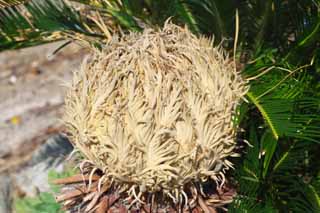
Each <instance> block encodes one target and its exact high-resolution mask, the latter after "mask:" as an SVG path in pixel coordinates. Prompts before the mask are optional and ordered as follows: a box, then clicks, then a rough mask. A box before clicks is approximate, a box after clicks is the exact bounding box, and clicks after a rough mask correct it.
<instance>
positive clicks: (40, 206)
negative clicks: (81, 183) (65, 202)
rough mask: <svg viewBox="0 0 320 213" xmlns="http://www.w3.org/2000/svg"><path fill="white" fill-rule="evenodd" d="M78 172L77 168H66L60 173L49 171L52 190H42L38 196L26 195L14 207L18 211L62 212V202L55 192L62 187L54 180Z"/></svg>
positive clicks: (30, 212)
mask: <svg viewBox="0 0 320 213" xmlns="http://www.w3.org/2000/svg"><path fill="white" fill-rule="evenodd" d="M74 174H76V171H75V170H72V169H70V168H69V169H68V168H67V169H66V170H65V171H64V172H61V173H58V172H56V171H54V170H50V171H49V173H48V179H49V184H50V187H51V191H52V192H40V193H39V194H38V195H37V196H36V197H24V198H19V199H16V200H15V202H14V209H15V211H16V212H17V213H37V212H41V213H62V212H64V211H62V210H61V206H60V204H58V203H57V202H56V200H55V197H54V195H53V193H58V192H59V190H60V187H59V186H57V185H54V184H52V181H53V180H55V179H59V178H65V177H70V176H72V175H74Z"/></svg>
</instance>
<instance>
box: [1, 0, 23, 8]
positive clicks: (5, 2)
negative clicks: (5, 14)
mask: <svg viewBox="0 0 320 213" xmlns="http://www.w3.org/2000/svg"><path fill="white" fill-rule="evenodd" d="M27 1H28V0H0V8H5V7H12V6H15V5H19V4H22V3H25V2H27Z"/></svg>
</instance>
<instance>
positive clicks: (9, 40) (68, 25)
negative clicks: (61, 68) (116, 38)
mask: <svg viewBox="0 0 320 213" xmlns="http://www.w3.org/2000/svg"><path fill="white" fill-rule="evenodd" d="M63 33H64V34H77V33H78V34H84V35H87V36H94V35H95V34H93V33H91V32H89V31H88V28H87V27H86V25H85V24H84V22H83V20H82V18H81V16H80V14H79V13H78V12H76V11H75V10H74V9H73V8H72V7H70V6H69V5H67V4H66V3H65V2H64V1H63V0H45V1H42V0H32V1H28V2H26V3H24V4H23V5H18V6H14V7H7V8H4V9H2V10H0V50H7V49H17V48H22V47H28V46H34V45H38V44H43V43H46V42H52V41H56V40H59V39H62V34H63Z"/></svg>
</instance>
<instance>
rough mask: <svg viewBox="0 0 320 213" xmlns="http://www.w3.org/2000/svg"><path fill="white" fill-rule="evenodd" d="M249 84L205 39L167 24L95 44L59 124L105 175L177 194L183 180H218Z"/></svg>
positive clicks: (136, 187)
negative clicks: (236, 117) (234, 121)
mask: <svg viewBox="0 0 320 213" xmlns="http://www.w3.org/2000/svg"><path fill="white" fill-rule="evenodd" d="M247 89H248V88H247V86H246V81H245V80H244V79H243V78H242V77H241V75H240V73H238V72H237V71H236V69H235V67H234V62H232V60H230V59H229V58H228V57H227V55H226V53H225V52H224V51H223V50H222V48H221V47H219V46H218V47H214V46H213V42H212V39H208V38H204V37H200V38H199V37H197V36H195V35H193V34H192V33H191V32H190V31H189V30H188V29H187V28H182V27H179V26H176V25H174V24H171V23H169V22H168V23H166V24H165V26H164V28H163V29H161V30H154V29H146V30H144V32H142V33H130V34H127V35H123V36H114V37H113V39H112V40H111V41H110V42H109V43H108V44H107V45H106V46H105V47H103V49H102V50H95V51H94V54H93V55H92V56H91V57H90V58H88V59H86V60H85V61H84V62H83V64H82V67H81V69H79V70H78V71H76V72H75V73H74V79H73V82H72V85H71V88H70V90H69V92H68V94H67V97H66V113H65V117H64V121H65V123H66V125H67V128H68V131H69V132H70V135H71V137H72V141H73V142H74V144H75V147H76V148H78V149H79V150H80V152H81V153H82V154H83V155H84V156H85V158H86V159H87V160H89V161H90V162H92V163H94V165H95V166H96V167H97V168H99V169H100V170H102V171H103V172H104V174H105V175H104V180H112V182H114V183H116V184H117V185H119V187H120V188H122V189H123V191H124V190H128V191H129V194H130V193H131V192H132V193H133V194H135V196H136V194H137V196H138V197H139V196H141V194H142V193H144V192H148V193H156V192H159V191H161V192H163V193H164V194H168V196H170V197H172V199H175V198H178V197H179V196H178V194H179V192H181V193H183V187H184V186H185V184H188V183H192V182H194V183H200V184H201V183H203V182H205V181H207V180H208V179H211V180H214V181H215V182H216V183H217V184H222V183H223V181H224V172H225V171H226V170H227V169H229V168H230V167H232V164H231V163H230V162H229V161H228V157H230V156H234V155H235V154H236V153H234V151H233V150H234V147H235V137H236V130H237V127H236V126H235V124H234V123H233V118H234V115H235V109H236V107H237V105H238V104H239V103H240V101H241V99H242V97H243V96H244V95H245V93H246V92H247ZM130 190H131V192H130ZM177 191H178V193H172V192H177ZM132 193H131V194H132ZM137 196H136V197H137Z"/></svg>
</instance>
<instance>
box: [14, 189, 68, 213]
mask: <svg viewBox="0 0 320 213" xmlns="http://www.w3.org/2000/svg"><path fill="white" fill-rule="evenodd" d="M15 210H16V212H17V213H36V212H41V213H62V212H63V211H62V210H61V207H60V204H58V203H57V202H56V200H55V198H54V196H53V195H52V194H51V193H48V192H42V193H40V194H39V195H38V196H37V197H35V198H23V199H18V200H17V201H16V202H15Z"/></svg>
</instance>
